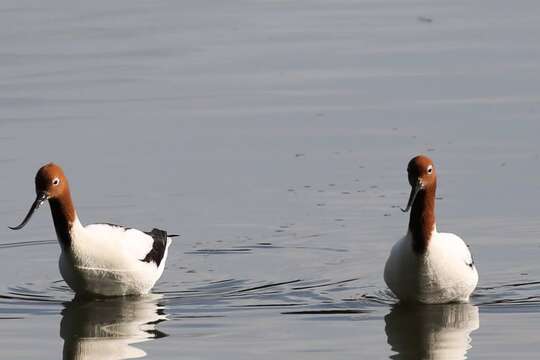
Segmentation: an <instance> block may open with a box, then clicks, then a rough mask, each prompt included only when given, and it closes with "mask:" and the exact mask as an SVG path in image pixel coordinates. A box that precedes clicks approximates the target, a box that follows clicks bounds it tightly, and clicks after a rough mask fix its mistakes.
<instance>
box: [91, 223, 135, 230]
mask: <svg viewBox="0 0 540 360" xmlns="http://www.w3.org/2000/svg"><path fill="white" fill-rule="evenodd" d="M96 225H109V226H112V227H117V228H122V229H124V230H129V229H131V228H130V227H127V226H124V225H118V224H111V223H99V224H96Z"/></svg>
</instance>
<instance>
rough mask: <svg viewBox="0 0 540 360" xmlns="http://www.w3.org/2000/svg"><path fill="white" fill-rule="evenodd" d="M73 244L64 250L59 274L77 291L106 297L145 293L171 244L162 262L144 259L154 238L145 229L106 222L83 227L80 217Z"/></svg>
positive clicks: (72, 228) (150, 248)
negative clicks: (158, 263) (157, 262)
mask: <svg viewBox="0 0 540 360" xmlns="http://www.w3.org/2000/svg"><path fill="white" fill-rule="evenodd" d="M70 235H71V239H72V240H71V241H72V242H71V246H70V247H69V249H68V250H64V249H63V250H62V254H61V255H60V260H59V266H60V273H61V274H62V277H63V278H64V280H65V281H66V282H67V283H68V285H69V286H70V287H71V288H72V289H73V290H75V292H77V293H90V294H97V295H103V296H122V295H132V294H146V293H148V292H149V291H150V289H151V288H152V287H153V286H154V284H155V283H156V281H157V280H158V279H159V277H160V276H161V274H162V273H163V269H164V267H165V260H166V258H167V253H168V247H169V245H170V243H171V239H170V238H167V246H166V249H165V253H164V255H163V258H162V259H161V262H160V265H159V266H157V264H156V263H155V262H153V261H151V262H145V261H142V260H143V259H144V258H145V256H146V254H148V252H150V250H152V244H153V242H154V239H153V238H152V237H151V236H150V235H148V234H145V233H144V232H142V231H139V230H136V229H125V228H122V227H118V226H113V225H107V224H92V225H88V226H86V227H84V226H82V225H81V223H80V222H79V220H78V219H76V221H75V222H74V223H73V225H72V227H71V231H70Z"/></svg>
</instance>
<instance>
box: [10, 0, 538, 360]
mask: <svg viewBox="0 0 540 360" xmlns="http://www.w3.org/2000/svg"><path fill="white" fill-rule="evenodd" d="M539 14H540V12H539V11H538V5H537V3H536V2H534V1H518V2H513V3H512V4H510V3H508V2H505V1H476V2H474V3H471V2H468V1H454V2H452V3H444V2H433V1H390V0H384V1H366V0H359V1H333V2H327V1H296V2H287V1H236V2H218V1H184V2H182V3H176V2H168V1H153V2H147V1H116V2H114V3H110V2H105V1H93V2H87V3H84V4H77V5H75V4H72V3H71V2H68V1H63V2H62V1H59V2H55V3H47V4H45V3H41V2H36V1H23V2H20V1H4V2H2V4H1V5H0V41H1V43H2V45H3V46H2V50H1V51H0V65H1V66H0V105H1V108H2V112H1V115H0V163H1V164H2V169H3V170H2V176H0V189H2V190H1V191H0V223H2V224H4V225H5V226H0V257H1V259H2V261H1V264H2V267H1V271H0V349H1V350H0V353H1V355H2V358H9V359H38V358H39V359H41V358H43V356H44V355H46V357H47V358H55V357H56V358H59V357H61V356H63V358H64V359H91V358H96V359H104V358H106V357H107V356H108V357H109V358H130V357H131V358H133V357H138V356H144V354H146V355H148V358H159V359H177V358H182V357H183V358H188V359H217V358H219V359H233V358H234V359H252V358H258V359H270V358H271V359H275V358H276V356H280V357H282V358H295V359H304V358H305V359H308V358H309V359H313V358H336V359H337V358H342V359H350V358H353V357H354V358H366V359H371V358H376V359H380V358H383V359H384V358H390V357H393V358H396V359H418V358H422V357H424V358H437V359H460V358H463V357H464V356H468V357H470V358H473V359H507V358H519V359H536V358H537V353H538V351H539V350H540V348H539V345H538V341H537V338H538V336H537V332H538V325H537V324H538V323H539V321H540V299H539V296H540V286H539V282H540V265H539V263H538V257H539V255H540V243H539V240H538V239H539V237H538V234H539V233H540V223H539V222H538V199H539V198H540V185H539V184H540V166H539V165H540V147H539V145H538V141H537V136H538V133H539V131H540V122H539V110H540V91H539V88H538V84H539V83H540V78H539V77H540V71H539V70H540V65H539V64H540V61H539V60H540V59H539V58H540V48H539V47H538V41H537V36H534V34H537V33H538V32H539V31H540V25H539V24H540V18H539V17H540V15H539ZM417 153H427V154H428V155H429V156H431V157H433V158H434V159H435V162H436V165H437V166H438V174H439V188H438V197H439V198H438V199H439V200H438V204H437V216H438V227H439V229H440V230H441V231H451V232H454V233H457V234H459V235H460V236H462V237H463V238H464V239H465V240H466V241H467V242H468V243H469V244H470V245H471V249H472V251H473V253H474V256H475V261H476V263H477V265H478V268H479V272H480V284H479V288H478V290H477V292H476V293H475V295H474V297H473V299H472V304H469V305H440V306H427V307H414V308H407V307H401V306H395V300H394V299H393V298H392V297H391V295H390V294H388V293H387V291H386V288H385V285H384V282H383V280H382V269H383V266H384V261H385V259H386V256H387V254H388V252H389V249H390V247H391V246H392V244H393V243H394V242H395V241H396V240H397V239H399V237H401V236H402V235H403V233H404V232H405V227H406V224H407V220H408V219H407V216H406V215H403V214H402V213H401V212H400V211H399V209H398V206H400V205H401V206H403V205H404V204H405V202H406V200H407V195H408V191H409V189H408V184H407V179H406V176H405V168H406V164H407V162H408V160H409V159H410V157H412V156H413V155H415V154H417ZM48 161H55V162H57V163H59V164H61V165H62V166H63V167H64V169H65V171H66V174H67V176H68V177H69V179H70V182H71V187H72V191H73V197H74V201H75V203H76V205H77V209H78V214H79V217H80V218H81V221H82V222H83V223H91V222H100V221H107V222H112V223H119V224H126V225H130V226H134V227H137V228H140V229H143V230H146V229H151V228H152V227H154V226H156V227H160V228H164V229H167V230H169V231H170V232H172V233H178V234H181V237H179V238H176V239H175V242H174V244H173V246H172V247H171V251H170V254H169V259H168V262H167V269H166V271H165V273H164V275H163V277H162V280H161V281H160V282H159V283H158V285H157V286H156V288H155V294H154V295H152V296H149V297H143V298H127V299H112V300H101V301H95V302H80V301H77V300H73V294H72V293H71V291H70V290H69V289H68V288H67V287H66V285H65V284H64V282H63V281H62V280H61V278H60V275H59V273H58V269H57V258H58V254H59V248H58V245H57V243H56V240H55V239H54V231H53V228H52V222H51V219H50V215H49V213H48V210H47V208H46V206H45V207H44V208H43V209H41V210H40V211H39V213H38V214H36V215H37V216H35V217H34V219H33V220H32V222H31V224H29V225H28V226H27V227H26V228H25V229H24V231H20V232H12V231H9V230H8V229H7V225H14V224H15V223H17V221H19V220H20V219H21V217H22V216H23V215H24V213H25V212H26V210H27V209H28V206H29V205H30V203H31V201H33V198H34V189H33V177H34V174H35V171H36V170H37V168H38V167H39V166H41V165H42V164H43V163H45V162H48Z"/></svg>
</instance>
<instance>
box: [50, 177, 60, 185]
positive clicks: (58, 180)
mask: <svg viewBox="0 0 540 360" xmlns="http://www.w3.org/2000/svg"><path fill="white" fill-rule="evenodd" d="M52 184H53V185H54V186H56V185H58V184H60V179H59V178H54V179H53V181H52Z"/></svg>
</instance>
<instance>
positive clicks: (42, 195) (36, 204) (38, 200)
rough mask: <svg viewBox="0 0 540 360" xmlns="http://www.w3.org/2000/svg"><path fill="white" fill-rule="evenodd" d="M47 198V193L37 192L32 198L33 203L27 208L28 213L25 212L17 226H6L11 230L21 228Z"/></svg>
mask: <svg viewBox="0 0 540 360" xmlns="http://www.w3.org/2000/svg"><path fill="white" fill-rule="evenodd" d="M48 198H49V196H48V195H47V193H45V192H40V193H38V194H37V196H36V200H34V203H33V204H32V206H31V207H30V210H28V214H26V216H25V218H24V220H23V221H22V222H21V223H20V224H19V225H17V226H13V227H11V226H8V227H9V228H10V229H11V230H20V229H22V228H23V227H24V226H25V225H26V223H27V222H28V221H29V220H30V218H31V217H32V215H33V214H34V212H35V211H36V210H37V209H38V208H39V206H40V205H41V204H43V202H45V201H46V200H47V199H48Z"/></svg>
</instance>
